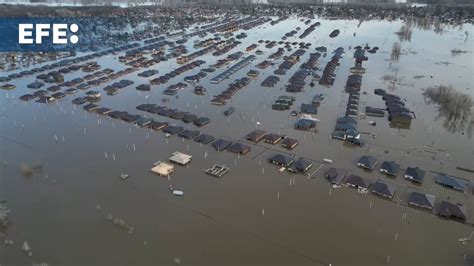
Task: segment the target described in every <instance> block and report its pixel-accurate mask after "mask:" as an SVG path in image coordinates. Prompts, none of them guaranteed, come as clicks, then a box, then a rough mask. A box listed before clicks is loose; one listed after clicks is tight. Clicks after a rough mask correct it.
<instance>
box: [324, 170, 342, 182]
mask: <svg viewBox="0 0 474 266" xmlns="http://www.w3.org/2000/svg"><path fill="white" fill-rule="evenodd" d="M344 174H345V171H344V170H342V169H338V168H334V167H331V168H329V169H328V170H327V171H326V177H327V178H328V179H329V181H331V183H333V184H340V183H341V182H342V180H343V179H344Z"/></svg>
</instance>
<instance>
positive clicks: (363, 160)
mask: <svg viewBox="0 0 474 266" xmlns="http://www.w3.org/2000/svg"><path fill="white" fill-rule="evenodd" d="M357 164H360V165H362V166H363V167H364V168H368V169H374V167H375V165H376V164H377V159H376V158H375V157H373V156H370V155H369V156H366V155H364V156H362V157H360V159H359V162H358V163H357Z"/></svg>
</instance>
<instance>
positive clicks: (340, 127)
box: [335, 123, 357, 131]
mask: <svg viewBox="0 0 474 266" xmlns="http://www.w3.org/2000/svg"><path fill="white" fill-rule="evenodd" d="M335 130H337V131H347V130H355V131H357V124H353V123H343V124H336V127H335Z"/></svg>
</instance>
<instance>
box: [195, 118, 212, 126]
mask: <svg viewBox="0 0 474 266" xmlns="http://www.w3.org/2000/svg"><path fill="white" fill-rule="evenodd" d="M209 122H211V120H210V119H209V118H207V117H204V116H203V117H199V118H198V119H196V120H194V122H193V123H194V125H196V126H198V127H202V126H204V125H207V124H209Z"/></svg>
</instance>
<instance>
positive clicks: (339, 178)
mask: <svg viewBox="0 0 474 266" xmlns="http://www.w3.org/2000/svg"><path fill="white" fill-rule="evenodd" d="M325 176H326V178H327V179H328V180H329V181H330V182H331V183H332V184H334V185H346V186H348V187H354V188H357V189H363V190H366V191H367V190H370V191H371V192H372V193H373V194H375V195H377V196H379V197H382V198H386V199H389V200H392V199H393V198H394V196H395V193H396V191H397V188H396V186H395V185H394V184H392V183H389V182H384V181H381V180H377V181H376V182H374V183H372V184H371V183H370V182H369V181H368V180H367V179H365V178H363V177H361V176H358V175H355V174H350V173H348V172H347V171H345V170H342V169H338V168H334V167H331V168H329V169H328V170H327V171H326V173H325ZM435 199H436V197H435V196H434V195H431V194H424V193H421V192H416V191H413V192H411V193H410V195H409V197H408V205H409V206H413V207H416V208H420V209H425V210H430V211H431V210H433V209H434V208H435ZM436 213H437V214H438V215H439V216H442V217H445V218H449V219H453V220H457V221H461V222H465V221H466V219H467V211H466V206H464V205H462V204H459V203H451V202H449V201H446V200H443V201H441V202H440V204H439V206H438V209H437V212H436Z"/></svg>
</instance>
